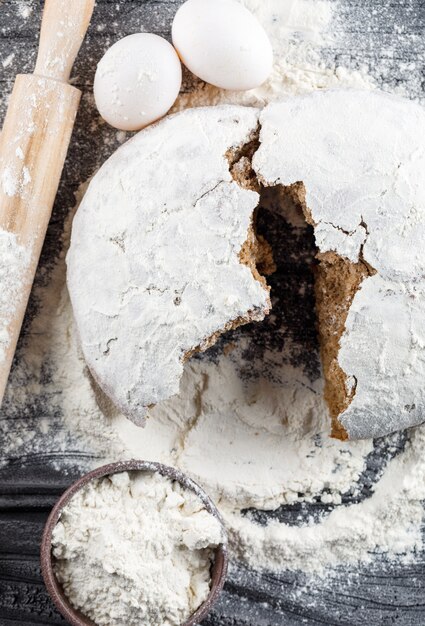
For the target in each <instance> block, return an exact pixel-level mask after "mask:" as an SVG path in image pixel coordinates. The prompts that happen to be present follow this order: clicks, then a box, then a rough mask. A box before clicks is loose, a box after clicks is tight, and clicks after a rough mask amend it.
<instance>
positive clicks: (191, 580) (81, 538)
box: [52, 472, 223, 626]
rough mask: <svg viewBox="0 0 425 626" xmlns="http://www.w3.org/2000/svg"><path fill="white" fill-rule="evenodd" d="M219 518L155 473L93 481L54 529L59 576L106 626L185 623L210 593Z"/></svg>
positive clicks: (82, 605) (219, 534) (83, 608)
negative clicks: (211, 570) (211, 568)
mask: <svg viewBox="0 0 425 626" xmlns="http://www.w3.org/2000/svg"><path fill="white" fill-rule="evenodd" d="M222 540H223V538H222V528H221V524H220V522H219V520H218V519H217V518H216V517H214V516H213V515H212V514H211V513H209V512H208V511H207V510H206V509H205V508H204V506H203V503H202V501H201V500H200V499H199V497H198V496H197V495H195V493H193V492H191V491H189V490H187V489H184V488H183V487H181V486H180V485H179V483H176V482H173V481H171V480H170V479H168V478H165V477H163V476H160V475H159V474H157V473H153V474H146V473H145V472H130V473H128V472H122V473H120V474H114V475H112V476H109V477H105V478H100V479H96V480H93V481H91V482H90V483H88V485H86V486H85V487H83V488H82V489H81V490H80V491H79V492H78V493H77V494H76V495H75V496H74V497H73V498H72V500H71V501H70V502H69V504H68V505H67V506H66V508H65V509H64V511H63V513H62V515H61V517H60V520H59V522H58V524H57V525H56V527H55V529H54V531H53V538H52V545H53V554H54V556H55V557H56V559H57V561H56V565H55V573H56V576H57V578H58V580H59V582H61V583H62V584H63V588H64V591H65V593H66V595H67V596H68V598H69V599H70V601H71V603H72V605H73V606H74V607H76V608H78V609H80V610H81V611H82V612H83V613H84V614H85V615H87V616H89V617H90V618H91V619H92V620H93V621H94V622H95V623H96V624H99V625H100V626H102V625H103V624H104V625H105V626H109V625H110V624H114V626H139V624H146V625H148V624H151V625H152V626H157V624H161V625H163V626H180V624H182V623H183V622H184V621H185V620H186V619H187V618H188V617H189V616H190V615H191V614H193V613H194V612H195V611H196V610H197V609H198V608H199V607H200V606H201V604H202V603H203V602H204V601H205V600H206V598H207V597H208V595H209V593H210V584H211V576H210V567H211V563H212V562H213V559H214V548H215V547H216V546H218V545H219V544H220V543H221V542H222Z"/></svg>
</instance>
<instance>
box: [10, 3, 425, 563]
mask: <svg viewBox="0 0 425 626" xmlns="http://www.w3.org/2000/svg"><path fill="white" fill-rule="evenodd" d="M244 3H245V4H246V5H247V6H248V7H249V8H251V10H254V11H255V12H256V13H257V14H258V16H259V18H260V19H261V20H262V21H263V23H264V26H265V27H266V29H267V30H268V31H269V32H270V34H271V36H272V40H273V44H274V46H275V51H276V64H275V68H274V71H273V75H272V77H271V79H270V81H268V83H267V84H266V85H264V86H263V87H261V88H260V89H259V90H253V91H251V92H248V93H246V94H240V93H239V94H236V93H230V92H221V91H219V90H217V89H215V88H212V87H209V86H205V85H202V84H201V85H200V86H199V87H197V88H196V89H195V91H194V92H192V93H187V94H183V95H182V96H181V97H180V99H179V101H178V103H177V105H176V108H177V109H179V108H184V107H187V106H197V105H202V104H216V103H220V102H224V101H227V102H232V103H246V104H254V105H255V104H262V103H264V102H266V101H269V100H274V99H276V98H282V97H285V95H288V96H289V95H291V94H296V93H302V92H306V91H311V90H314V89H318V88H325V87H328V86H344V85H347V86H352V87H360V86H364V87H365V88H370V87H372V86H373V83H374V81H373V80H372V79H371V78H370V77H368V76H367V75H366V74H365V73H364V72H363V71H359V70H357V71H352V70H348V69H345V68H343V67H338V66H336V65H335V64H329V63H327V61H325V60H324V57H323V56H322V54H321V48H322V46H325V45H326V44H327V40H328V38H329V37H330V35H329V34H328V33H329V29H330V25H331V20H332V17H333V15H332V14H333V11H332V7H333V6H335V5H334V4H332V3H328V2H324V1H323V2H322V1H321V0H317V1H315V0H303V1H301V0H298V1H296V0H292V1H290V0H288V1H286V2H283V1H282V0H270V1H269V2H267V3H266V2H264V1H263V0H244ZM299 228H301V226H299ZM68 229H69V224H68ZM67 240H68V234H66V235H65V239H64V249H65V250H66V247H67ZM64 254H65V253H64ZM64 254H63V255H62V257H61V258H60V259H59V260H58V263H57V264H56V266H55V268H54V270H53V272H52V274H51V276H50V279H49V281H48V282H47V284H46V285H44V286H40V287H38V288H37V290H36V294H35V295H36V297H37V298H38V300H39V301H40V309H39V313H38V315H37V316H36V318H35V319H34V320H33V322H32V325H31V327H30V329H29V332H28V334H27V341H26V344H25V345H24V346H23V348H22V352H21V355H20V359H19V363H18V365H17V367H16V368H15V370H14V372H13V374H12V379H11V385H10V386H9V389H8V396H7V398H6V407H7V406H10V407H12V405H13V414H14V415H15V414H16V421H15V425H16V424H17V425H18V426H19V429H20V433H21V440H20V441H18V440H17V439H16V437H15V432H16V429H14V431H13V433H12V435H11V434H10V433H9V431H8V429H7V424H6V425H5V423H4V422H2V423H1V427H2V428H4V435H3V436H4V440H5V450H6V457H7V456H9V457H10V456H16V457H21V458H23V457H24V456H25V454H29V453H31V452H35V451H40V450H44V451H46V450H49V451H51V453H52V455H53V456H54V454H55V453H57V454H61V452H63V451H67V452H68V454H71V453H72V451H73V450H85V451H86V452H87V455H90V454H91V455H96V456H97V457H98V458H97V459H96V460H95V461H93V459H92V458H89V459H83V458H81V457H79V458H78V463H79V464H80V466H81V467H86V468H87V469H88V468H89V467H90V466H91V465H92V464H98V465H99V464H101V463H103V462H104V461H105V460H108V459H113V460H117V459H119V458H125V457H127V458H130V457H134V456H137V457H139V458H143V457H145V458H147V459H148V460H149V459H155V460H157V461H162V462H166V463H170V464H174V465H176V466H179V467H181V468H182V469H183V470H185V471H187V472H189V473H190V474H191V475H193V476H194V477H195V478H197V479H198V480H199V481H200V482H201V483H202V485H203V486H204V487H205V488H206V489H207V491H209V493H210V495H211V496H212V497H213V498H215V499H216V501H217V503H218V505H219V508H220V509H221V511H222V513H223V514H224V516H225V518H226V522H227V525H228V528H229V531H230V541H231V550H232V551H233V553H234V554H236V555H237V556H238V558H239V559H240V560H241V561H244V562H246V563H248V564H249V565H251V566H252V567H257V568H271V569H276V570H281V569H283V568H288V569H299V570H304V571H307V572H323V571H325V570H326V568H328V567H330V566H335V565H338V564H344V563H353V564H354V563H368V562H370V560H371V559H372V558H373V556H372V555H373V554H374V553H385V554H386V555H387V556H388V558H389V559H391V558H397V559H400V555H404V558H406V559H409V558H413V554H414V552H413V551H414V550H415V549H419V548H420V547H421V546H422V543H421V537H420V530H421V526H422V522H423V508H422V500H423V499H425V480H424V478H425V460H424V456H423V447H424V444H425V427H419V428H416V429H415V430H411V431H410V432H409V441H408V443H407V445H406V449H405V451H404V452H403V453H401V454H400V455H399V456H398V457H396V458H394V459H393V460H391V461H390V462H389V464H388V465H387V467H386V469H385V471H384V474H383V476H382V477H381V479H380V481H379V483H378V484H377V485H376V487H375V491H374V493H373V494H372V495H371V497H370V498H368V499H367V500H364V501H363V502H360V503H358V504H351V505H350V506H345V505H343V504H341V505H340V506H338V503H339V502H341V496H342V495H343V494H345V493H347V492H349V493H355V492H356V482H357V480H358V478H359V475H360V474H361V472H362V471H363V469H364V467H365V462H366V459H367V456H368V454H369V453H370V452H371V450H372V442H367V441H364V442H353V443H342V442H336V441H333V440H330V439H328V437H327V434H328V428H329V420H328V418H327V415H326V411H325V408H324V406H323V404H322V400H321V383H320V381H317V382H316V383H314V384H312V383H311V382H310V381H309V380H307V378H306V376H305V375H304V372H303V370H302V369H301V368H299V367H296V366H295V365H293V364H292V361H291V358H290V357H291V355H290V354H289V352H290V350H291V346H286V348H285V350H287V351H288V353H286V352H285V353H283V354H281V353H278V352H277V351H276V352H272V353H269V354H268V355H266V356H267V359H268V361H269V363H270V364H271V365H273V367H274V368H275V371H276V380H273V379H270V378H267V377H265V376H262V375H261V371H262V370H261V369H260V366H259V364H253V370H254V376H253V377H252V378H251V382H246V381H245V382H243V381H242V379H241V378H240V376H239V360H238V359H239V355H240V354H241V353H243V351H244V346H243V345H242V344H243V342H242V344H241V345H238V346H237V347H236V349H235V350H233V351H232V352H230V353H229V354H222V355H221V356H220V357H219V358H218V359H216V360H211V361H205V360H202V361H201V360H197V359H195V360H192V361H191V362H189V363H188V364H187V366H186V369H185V373H184V377H183V381H182V385H181V390H180V394H179V395H178V396H177V397H175V398H174V399H172V400H170V401H168V402H167V403H164V404H163V405H160V406H158V407H156V409H155V410H154V411H153V412H152V415H151V419H150V420H149V421H148V424H147V426H146V428H145V429H143V430H142V429H137V427H136V426H134V425H133V424H132V423H131V422H129V421H128V420H126V419H125V418H123V417H122V416H120V415H119V414H117V412H116V411H115V410H114V408H113V407H111V406H110V404H109V403H108V401H107V400H106V399H105V398H104V397H103V396H102V395H101V394H99V393H98V391H97V390H96V387H95V386H94V385H93V382H92V380H91V378H90V376H89V374H88V372H87V369H86V367H85V364H84V361H83V360H82V358H81V354H80V352H79V348H78V339H77V336H76V330H75V325H74V322H73V319H72V312H71V309H70V304H69V298H68V294H67V292H66V289H65V264H64V259H63V256H64ZM293 348H294V349H295V346H293ZM46 397H47V398H48V399H49V403H46ZM34 402H37V403H39V404H40V412H39V415H40V418H39V422H38V423H34V422H32V423H29V422H28V415H27V413H28V414H29V413H30V411H29V410H28V408H27V407H28V406H29V405H30V404H34ZM11 412H12V409H11ZM58 415H59V417H58ZM5 421H6V422H7V421H8V420H5ZM60 467H61V468H62V470H63V460H62V459H61V461H60ZM317 498H321V499H322V500H323V501H324V502H332V503H334V504H335V505H337V506H335V508H334V509H333V510H332V511H331V512H330V513H329V514H328V515H327V516H324V517H323V518H320V519H319V520H317V519H314V520H313V519H312V520H311V521H308V522H302V523H301V526H290V525H288V524H284V523H278V522H276V521H269V522H268V524H267V526H260V525H259V524H257V523H254V522H253V521H252V519H251V517H250V516H249V515H241V513H240V511H241V509H245V508H247V507H249V506H256V507H267V508H270V509H274V508H277V507H279V505H280V504H282V503H295V502H300V501H312V500H317Z"/></svg>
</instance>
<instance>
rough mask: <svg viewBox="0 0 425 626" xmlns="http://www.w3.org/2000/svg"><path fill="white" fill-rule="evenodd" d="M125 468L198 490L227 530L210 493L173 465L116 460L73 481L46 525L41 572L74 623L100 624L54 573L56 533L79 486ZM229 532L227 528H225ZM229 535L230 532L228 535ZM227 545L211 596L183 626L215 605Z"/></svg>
mask: <svg viewBox="0 0 425 626" xmlns="http://www.w3.org/2000/svg"><path fill="white" fill-rule="evenodd" d="M125 471H140V472H149V473H152V472H158V473H159V474H161V475H162V476H166V477H167V478H170V479H171V480H176V481H177V482H179V483H180V484H181V485H182V486H183V487H185V488H186V489H189V490H190V491H193V492H194V493H196V495H197V496H198V497H199V498H200V500H201V501H202V502H203V504H204V506H205V508H206V509H207V511H209V512H210V513H211V514H212V515H214V516H215V517H216V518H217V519H218V520H219V521H220V523H221V524H222V526H223V529H224V523H223V520H222V518H221V516H220V513H219V512H218V510H217V508H216V506H215V505H214V503H213V502H212V500H211V499H210V498H209V497H208V496H207V494H206V493H205V492H204V491H203V489H201V487H199V486H198V485H197V484H196V483H195V482H194V481H193V480H191V479H190V478H189V477H188V476H186V475H185V474H183V473H182V472H180V471H179V470H177V469H174V468H173V467H168V466H167V465H162V464H161V463H151V462H148V461H135V460H131V461H122V462H119V463H112V464H110V465H104V466H103V467H99V468H97V469H95V470H94V471H92V472H89V473H88V474H85V475H84V476H82V477H81V478H80V479H79V480H77V481H76V482H75V483H73V484H72V485H71V486H70V487H69V489H67V490H66V491H65V493H64V494H63V495H62V496H61V497H60V498H59V500H58V502H57V503H56V505H55V506H54V508H53V509H52V511H51V513H50V515H49V518H48V520H47V522H46V526H45V527H44V532H43V537H42V540H41V571H42V574H43V578H44V582H45V585H46V587H47V591H48V592H49V595H50V597H51V598H52V600H53V602H54V604H55V605H56V607H57V608H58V610H59V611H60V613H61V614H62V615H63V616H64V617H65V618H66V619H67V620H68V622H69V623H70V624H71V625H72V626H96V624H95V623H94V622H93V621H92V620H91V619H89V618H88V617H86V616H85V615H83V614H82V613H81V612H80V611H78V610H77V609H75V608H74V607H73V606H72V605H71V604H70V602H69V600H68V598H67V597H66V595H65V594H64V592H63V589H62V587H61V585H60V584H59V583H58V581H57V580H56V577H55V575H54V572H53V563H54V557H53V555H52V532H53V529H54V527H55V526H56V524H57V522H58V520H59V517H60V515H61V512H62V509H63V508H64V507H65V506H66V505H67V504H68V502H69V501H70V500H71V498H72V497H73V496H74V495H75V493H76V492H77V491H79V489H81V488H82V487H84V485H86V484H87V483H88V482H90V481H91V480H93V479H94V478H102V477H103V476H108V475H110V474H118V473H119V472H125ZM224 532H225V530H224ZM224 536H225V537H226V533H225V535H224ZM227 563H228V556H227V547H226V541H224V543H222V544H220V545H219V546H218V547H217V549H216V553H215V559H214V563H213V566H212V571H211V591H210V594H209V596H208V597H207V599H206V600H205V602H204V603H203V604H201V606H200V607H199V608H198V609H197V611H195V613H193V615H191V617H189V619H187V620H186V621H185V622H184V624H182V626H195V625H196V624H198V623H199V622H200V621H201V620H203V619H204V617H205V616H206V615H207V614H208V613H209V611H210V610H211V608H212V606H213V604H214V603H215V602H216V600H217V598H218V596H219V594H220V591H221V590H222V588H223V585H224V582H225V579H226V574H227Z"/></svg>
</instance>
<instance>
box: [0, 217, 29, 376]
mask: <svg viewBox="0 0 425 626" xmlns="http://www.w3.org/2000/svg"><path fill="white" fill-rule="evenodd" d="M30 260H31V251H30V250H28V248H26V247H24V246H21V245H20V244H19V243H18V239H17V237H16V235H15V234H13V233H9V232H7V231H5V230H1V229H0V364H1V363H2V362H3V361H4V360H5V358H6V352H7V350H8V348H9V344H10V339H11V338H10V334H9V324H10V322H11V320H12V319H13V316H14V313H15V311H16V306H17V304H18V299H19V295H20V293H21V291H22V288H23V286H24V284H23V278H22V277H23V276H24V275H25V270H26V268H27V267H28V264H29V262H30Z"/></svg>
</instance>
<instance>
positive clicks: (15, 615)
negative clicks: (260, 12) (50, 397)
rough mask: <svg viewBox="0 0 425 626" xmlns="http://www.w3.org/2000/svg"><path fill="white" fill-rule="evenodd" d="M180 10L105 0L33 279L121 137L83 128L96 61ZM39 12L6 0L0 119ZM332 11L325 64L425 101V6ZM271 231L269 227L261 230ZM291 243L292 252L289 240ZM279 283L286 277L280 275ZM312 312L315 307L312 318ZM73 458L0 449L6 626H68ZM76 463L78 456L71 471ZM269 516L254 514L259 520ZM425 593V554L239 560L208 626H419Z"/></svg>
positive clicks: (82, 67) (300, 509) (34, 4)
mask: <svg viewBox="0 0 425 626" xmlns="http://www.w3.org/2000/svg"><path fill="white" fill-rule="evenodd" d="M70 1H72V0H70ZM211 1H213V0H211ZM263 1H264V2H268V0H263ZM281 1H282V2H285V1H289V0H281ZM332 1H333V0H332ZM23 4H26V5H28V6H29V7H30V8H31V9H32V13H31V15H30V16H29V17H28V18H27V19H23V18H22V16H21V15H20V12H19V8H20V7H21V8H22V5H23ZM179 4H181V1H180V0H121V1H120V2H118V0H98V3H97V7H96V11H95V15H94V19H93V23H92V26H91V28H90V32H89V34H88V37H87V39H86V41H85V44H84V48H83V50H82V53H81V54H80V56H79V59H78V61H77V64H76V67H75V71H74V76H75V77H76V79H75V84H76V85H77V86H79V87H81V88H82V89H83V91H84V97H83V102H82V106H81V110H80V114H79V117H78V120H77V125H76V129H75V133H74V137H73V141H72V145H71V148H70V152H69V156H68V160H67V164H66V167H65V171H64V175H63V179H62V183H61V187H60V190H59V194H58V197H57V201H56V205H55V210H54V215H53V217H52V221H51V225H50V228H49V232H48V236H47V240H46V245H45V248H44V252H43V257H42V261H41V268H42V271H40V272H39V274H38V277H37V281H38V282H42V281H43V280H45V275H46V271H45V270H46V268H48V267H49V264H50V263H51V259H52V258H54V257H55V256H56V254H57V252H58V251H59V248H60V237H59V235H60V233H61V231H62V228H63V223H64V219H65V217H66V215H67V213H68V212H69V210H70V208H71V207H72V206H73V204H74V196H73V193H74V192H75V191H76V189H77V187H78V185H79V184H80V183H81V182H82V181H84V180H86V179H87V178H88V177H89V176H90V175H91V174H92V173H93V172H94V171H95V170H96V168H97V167H98V166H99V165H100V164H101V163H102V162H103V161H104V159H105V158H106V157H107V156H108V154H110V153H111V152H112V151H113V150H114V149H115V148H116V147H117V145H118V140H117V137H116V133H115V132H114V131H112V130H110V129H108V127H106V126H98V127H96V128H95V129H94V130H90V131H88V128H90V126H89V121H90V120H92V119H93V118H94V116H95V115H96V113H95V111H94V108H93V101H92V98H91V91H92V81H93V74H94V68H95V64H96V62H97V60H98V59H99V58H100V57H101V55H102V53H103V51H104V50H105V49H106V48H107V47H108V46H109V45H110V44H111V43H113V41H115V40H116V39H118V38H119V37H121V36H123V35H125V34H130V33H133V32H137V31H139V30H145V31H151V32H156V33H158V34H162V35H165V36H166V37H169V30H170V24H171V21H172V17H173V15H174V13H175V10H176V8H177V7H178V6H179ZM41 7H42V2H41V0H27V1H26V2H23V0H0V88H1V92H0V93H1V95H0V119H2V117H3V115H4V111H5V105H6V97H5V96H6V94H7V93H8V92H9V91H10V89H11V85H12V81H13V78H14V76H15V74H16V73H18V72H22V73H25V72H30V71H32V68H33V66H34V59H35V50H36V41H37V32H38V27H39V20H40V14H41ZM336 13H337V19H336V21H335V23H334V25H333V28H334V29H335V30H337V31H338V30H339V31H340V36H339V37H338V38H337V40H338V41H339V44H338V46H334V47H332V48H329V49H328V50H327V51H326V55H327V56H328V58H329V60H336V61H337V62H339V63H340V64H342V65H344V66H346V67H351V68H356V67H358V66H360V65H366V66H367V67H368V68H369V71H370V73H371V74H372V75H374V76H375V77H376V78H377V80H378V81H379V82H381V83H385V84H386V85H387V86H388V87H390V88H391V89H394V88H396V87H400V88H402V89H403V90H404V91H405V92H406V93H407V94H408V95H411V96H413V97H418V96H421V97H423V95H424V93H425V90H424V85H425V74H424V67H425V4H424V2H423V0H340V1H339V2H338V6H337V7H336ZM390 50H391V51H392V52H391V54H390V53H389V51H390ZM12 53H13V54H14V56H13V58H10V59H9V60H8V62H7V63H5V67H2V61H3V62H4V61H5V60H6V59H7V58H8V57H9V55H10V54H12ZM412 63H413V64H414V65H412ZM184 88H185V89H188V88H190V79H189V78H186V83H185V87H184ZM264 228H265V229H267V228H270V227H268V226H267V225H265V226H264ZM288 238H289V239H288V245H289V243H290V241H289V240H290V237H289V235H288ZM298 244H299V245H301V246H304V247H306V249H307V250H308V249H309V246H310V248H311V245H312V243H311V238H309V236H308V233H307V235H306V240H305V241H304V242H298ZM292 270H293V272H295V274H296V272H298V280H299V277H300V275H301V274H302V273H303V272H305V268H303V267H301V266H299V267H296V268H292ZM276 280H277V281H279V276H277V278H276ZM282 280H283V279H282ZM305 281H306V283H308V284H310V282H311V281H310V279H309V278H308V277H306V278H305ZM309 281H310V282H309ZM289 287H290V285H289ZM36 308H37V303H36V302H35V301H34V300H32V301H31V303H30V307H29V312H28V315H27V326H28V321H29V319H30V318H31V315H33V313H34V311H35V310H36ZM307 309H308V307H307ZM311 310H312V309H311V307H310V313H311ZM307 314H308V312H307ZM310 317H311V318H312V319H311V320H310V321H309V320H307V321H306V319H305V318H304V319H303V326H302V327H303V333H299V328H300V320H299V319H297V318H295V319H294V320H293V329H292V330H293V333H294V334H296V333H297V330H298V333H299V335H300V341H304V342H307V344H306V345H307V346H308V345H309V342H313V343H314V342H315V333H314V320H313V316H312V315H310ZM306 324H307V326H308V324H310V326H309V328H310V330H311V332H310V333H307V334H306V333H305V332H304V330H305V327H306ZM265 332H267V330H266V331H265ZM23 341H25V329H24V333H23ZM21 345H22V344H21ZM17 359H19V350H18V356H17ZM42 409H43V396H37V397H34V398H33V401H32V402H31V401H29V402H28V406H27V407H26V410H25V415H22V416H19V417H20V419H16V414H15V413H14V412H13V411H12V410H11V409H10V408H9V409H8V407H6V408H3V409H2V412H1V415H0V425H1V429H0V437H1V433H3V435H4V433H5V432H9V433H11V432H12V433H14V432H17V433H18V431H19V428H22V427H23V424H25V425H26V427H27V428H28V429H30V428H31V423H32V420H35V419H36V417H37V415H38V413H39V412H40V411H41V410H42ZM403 442H404V437H403V435H400V436H398V437H397V438H396V446H395V451H394V450H393V452H392V454H396V453H397V452H398V451H399V450H401V449H402V447H403ZM386 446H387V442H386V441H385V440H382V441H377V442H376V443H375V450H374V452H373V453H372V454H371V455H370V457H369V459H368V467H367V470H366V472H365V473H364V475H363V476H362V478H361V480H360V483H361V485H360V486H361V489H360V496H356V497H357V498H359V497H360V498H367V497H369V495H370V487H371V485H372V484H373V482H374V481H375V480H378V479H379V470H380V468H381V466H382V463H383V459H385V458H387V456H388V454H387V450H386ZM61 455H63V459H64V461H65V459H66V461H67V463H66V464H65V463H64V466H63V468H62V469H53V467H52V465H51V463H50V460H51V458H52V456H54V457H55V458H56V461H57V460H58V459H59V461H60V459H61ZM78 457H79V451H75V450H74V451H71V450H69V451H67V452H60V451H59V450H51V451H49V454H39V453H37V452H33V453H32V452H31V451H30V450H29V451H27V452H26V453H25V455H22V456H17V457H13V456H12V455H10V454H9V455H5V454H4V452H2V446H1V440H0V461H1V462H2V463H1V465H0V626H6V625H8V624H18V625H19V626H34V625H36V624H44V625H46V626H47V625H49V626H54V625H59V624H65V621H64V620H63V619H62V618H61V617H60V616H59V615H58V613H57V612H56V611H55V609H54V608H53V606H52V604H51V602H50V601H49V598H48V597H47V594H46V591H45V589H44V586H43V583H42V581H41V576H40V569H39V555H38V552H39V542H40V536H41V532H42V528H43V524H44V522H45V520H46V517H47V514H48V512H49V510H50V508H51V506H52V504H53V502H54V501H55V499H56V497H57V496H58V495H59V494H60V493H61V492H62V491H63V489H64V488H65V487H66V486H67V485H68V484H69V483H70V482H71V481H72V480H73V478H74V477H76V476H77V475H78V473H79V471H78V469H77V466H78V463H77V461H78ZM72 460H75V464H74V465H75V467H74V466H73V464H72ZM70 461H71V462H70ZM60 465H61V464H60V462H59V467H60ZM65 468H66V469H65ZM70 468H71V469H70ZM344 501H345V502H347V503H348V502H350V496H346V498H345V500H344ZM329 508H330V507H327V508H326V507H324V506H323V505H320V504H319V503H317V504H312V505H309V506H305V505H297V506H292V507H281V509H279V511H278V512H276V513H274V516H277V517H279V519H281V520H284V521H286V522H287V523H295V521H294V520H295V519H296V518H297V517H298V516H299V515H300V514H301V515H303V514H306V513H308V514H315V513H318V512H321V513H323V512H326V510H329ZM265 516H266V514H258V517H259V520H260V521H262V519H263V518H264V517H265ZM312 557H314V555H312ZM424 591H425V559H424V556H423V555H418V557H417V559H416V561H415V563H414V564H411V565H405V564H402V563H397V564H395V565H394V564H393V565H390V564H388V563H386V562H385V561H383V560H382V559H381V560H380V559H379V558H377V559H376V562H375V563H374V565H373V566H368V567H363V568H360V569H348V568H341V570H340V571H339V572H337V573H336V576H335V577H334V578H333V580H332V581H323V582H311V581H308V580H307V579H306V578H305V577H304V576H303V575H302V574H299V573H295V572H285V573H283V574H281V575H279V576H278V575H274V574H273V575H272V574H267V573H258V572H254V571H250V570H248V569H247V568H245V567H243V566H242V565H240V564H234V565H233V567H232V570H231V574H230V576H229V581H228V583H227V585H226V589H225V592H224V593H223V595H222V598H221V600H220V602H219V604H218V605H217V607H216V608H215V610H214V612H213V614H212V615H211V616H210V617H209V618H208V619H207V620H206V621H205V624H206V625H209V626H248V625H249V626H295V625H296V626H299V625H301V624H307V625H309V626H313V625H319V624H325V625H327V626H331V625H339V626H342V625H344V626H354V625H362V626H363V625H367V626H378V625H390V624H397V625H399V626H424V625H425V595H424Z"/></svg>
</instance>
